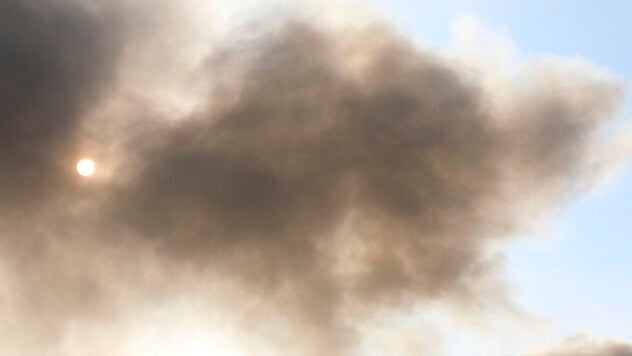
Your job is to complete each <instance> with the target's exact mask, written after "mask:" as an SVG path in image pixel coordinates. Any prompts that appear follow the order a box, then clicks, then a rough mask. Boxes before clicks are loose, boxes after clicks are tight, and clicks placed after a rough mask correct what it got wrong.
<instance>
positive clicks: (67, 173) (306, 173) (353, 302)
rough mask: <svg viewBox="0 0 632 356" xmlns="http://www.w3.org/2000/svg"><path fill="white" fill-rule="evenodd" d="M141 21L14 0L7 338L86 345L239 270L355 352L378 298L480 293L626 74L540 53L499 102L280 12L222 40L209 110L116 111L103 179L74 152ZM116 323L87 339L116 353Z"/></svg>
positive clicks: (585, 169) (6, 39) (457, 80)
mask: <svg viewBox="0 0 632 356" xmlns="http://www.w3.org/2000/svg"><path fill="white" fill-rule="evenodd" d="M131 17H133V16H131V15H129V14H128V15H127V16H123V15H122V7H121V6H114V5H112V6H111V8H110V6H105V5H104V6H95V5H94V4H93V3H91V2H71V1H64V2H59V1H56V2H53V1H23V0H20V1H18V0H9V1H3V2H2V3H1V4H0V29H1V31H0V128H1V130H0V146H1V148H2V150H1V151H0V193H1V194H2V195H1V196H2V200H1V201H0V212H3V214H4V218H3V220H2V224H1V225H0V233H2V239H3V240H2V246H3V248H5V250H6V248H7V247H8V246H11V245H16V244H17V246H19V247H18V248H17V249H16V250H15V251H14V253H3V260H4V261H3V262H4V264H5V265H6V266H5V267H3V268H4V270H6V272H3V275H6V279H7V281H9V280H10V281H11V282H10V283H9V282H7V283H8V284H10V285H12V286H17V287H16V288H15V291H13V292H11V293H8V294H7V297H6V300H4V301H2V300H0V303H2V304H3V305H10V306H11V308H13V310H15V311H16V312H14V313H11V314H10V316H9V318H8V319H7V320H9V322H8V324H7V325H2V330H4V331H5V332H4V334H5V335H21V336H20V339H19V340H20V345H19V346H13V348H9V347H8V346H6V345H8V344H10V341H7V339H6V336H5V338H0V347H5V348H7V350H9V351H7V352H9V353H11V352H13V353H17V354H29V355H30V354H34V355H35V354H41V353H42V352H43V350H52V351H50V352H53V354H54V355H57V354H68V353H69V352H71V353H74V352H80V351H77V350H78V349H76V348H75V349H73V345H74V344H73V342H76V340H75V339H73V338H69V337H68V334H69V332H70V331H69V330H73V332H74V331H75V329H73V327H74V328H77V326H76V325H84V324H90V325H91V326H92V327H95V326H96V328H112V327H113V325H118V324H117V323H118V322H120V320H127V319H132V318H133V316H134V315H135V314H134V313H135V312H138V309H140V308H141V306H143V305H145V304H148V303H152V302H155V303H160V301H161V300H163V299H162V298H168V296H169V295H187V293H189V292H191V291H189V290H187V289H184V287H182V286H184V285H187V284H186V283H185V284H180V282H179V281H181V280H190V279H194V280H197V281H199V285H200V286H199V289H204V288H205V287H204V286H206V283H207V282H208V280H219V281H222V282H226V283H227V284H230V285H232V286H238V288H239V289H240V290H242V291H243V293H244V294H242V296H243V299H233V300H232V304H233V305H234V306H237V305H240V304H243V303H246V300H252V299H255V300H258V301H259V304H257V305H258V307H257V308H255V309H257V310H259V309H261V313H259V314H257V313H255V315H259V316H260V317H259V318H265V317H264V315H269V314H268V311H270V310H271V311H272V312H271V314H273V315H274V316H275V317H279V318H280V319H281V320H282V321H283V323H284V324H283V325H285V327H286V329H287V332H288V334H289V336H288V340H289V341H288V342H287V343H288V345H286V350H285V351H286V352H284V353H290V354H295V355H322V354H349V352H350V351H349V350H350V348H353V347H354V345H355V342H356V340H355V339H354V336H355V335H356V332H357V330H358V329H359V327H360V326H361V325H362V323H363V320H365V319H366V318H368V317H370V316H371V315H374V314H376V313H378V312H380V311H383V310H389V309H391V308H401V307H409V306H412V305H414V304H417V303H423V302H428V301H435V300H456V301H458V302H459V303H466V304H467V303H475V301H476V300H477V298H479V297H480V296H479V295H478V293H479V289H480V288H479V284H480V283H485V282H484V281H486V280H487V279H488V278H489V276H490V275H492V276H493V275H494V272H493V271H494V269H495V268H496V267H497V266H496V265H495V263H494V261H493V260H492V259H491V258H490V257H489V254H490V251H491V248H493V247H495V246H496V245H497V244H498V242H499V241H502V240H503V239H506V238H508V237H510V236H511V235H512V234H516V233H519V232H520V231H521V229H523V228H525V227H526V226H527V225H528V224H529V223H530V222H531V221H532V220H533V219H535V218H538V217H539V216H540V215H542V214H543V213H546V212H547V211H549V210H550V209H551V208H553V207H555V206H556V205H557V204H560V203H561V202H563V201H564V199H566V198H567V197H568V196H569V194H570V193H573V192H575V191H576V190H577V189H578V188H580V187H582V184H583V183H585V181H584V179H585V178H587V177H589V176H590V174H591V172H590V171H589V168H590V167H591V165H590V164H589V161H588V158H589V154H590V153H591V152H592V151H593V150H594V149H595V147H597V146H599V145H600V143H599V141H598V139H597V138H598V137H597V134H598V130H599V128H600V127H601V126H602V125H603V123H604V122H606V121H607V120H606V119H608V118H609V117H611V115H612V113H613V112H614V110H615V109H616V108H617V105H618V103H619V99H620V95H621V92H620V86H619V83H618V82H617V81H616V80H613V79H612V78H611V77H609V76H607V75H601V74H595V73H594V72H590V71H586V70H584V69H582V68H579V69H577V71H573V70H569V69H568V68H565V67H563V65H560V64H559V63H555V62H554V61H542V62H540V63H536V64H533V65H530V66H527V68H526V69H524V73H523V75H522V76H519V77H517V78H520V79H515V80H507V83H508V84H509V85H508V87H507V88H509V92H507V93H503V94H505V95H503V96H497V95H496V93H492V92H490V91H489V88H488V87H486V86H484V85H482V84H481V82H480V76H478V75H477V74H475V73H472V72H471V71H470V70H469V69H468V68H466V67H464V65H463V64H462V63H461V62H457V61H454V60H449V59H447V58H445V57H442V56H440V55H436V54H433V53H429V52H425V51H421V50H419V49H417V48H416V47H415V46H413V45H412V44H411V43H410V42H409V41H408V40H406V39H404V38H401V37H400V36H398V35H397V34H395V33H393V32H392V31H391V30H389V29H388V28H386V27H383V26H379V25H376V26H374V27H370V28H367V29H363V30H357V29H355V30H349V31H348V32H345V31H342V30H331V29H327V28H324V27H322V26H319V25H316V24H312V23H310V22H309V21H304V20H300V19H296V20H288V21H284V22H282V23H278V22H275V23H274V24H273V25H274V26H271V28H272V27H273V28H274V30H271V31H267V32H266V31H263V32H257V33H252V30H245V31H247V32H248V31H250V32H248V35H247V36H235V37H234V38H231V40H230V41H228V43H226V44H225V45H224V46H222V47H221V48H216V49H213V50H212V51H211V53H210V54H208V55H207V58H206V60H205V61H204V64H203V65H202V66H201V67H200V68H198V69H197V71H196V72H195V75H194V76H195V77H196V78H197V79H198V80H202V81H204V82H206V84H207V85H206V86H204V87H206V88H208V90H207V91H206V92H205V95H204V96H203V97H201V98H197V99H199V101H200V102H201V104H200V106H199V108H198V110H196V111H195V112H194V113H192V114H190V115H186V116H184V117H180V116H177V115H175V114H174V116H175V117H171V116H168V117H164V116H166V115H168V114H165V113H164V112H161V113H160V115H158V114H156V111H155V110H152V104H154V103H152V102H146V103H143V104H142V105H134V104H129V107H127V108H126V110H124V112H125V117H123V118H117V119H116V120H114V121H115V122H105V120H103V122H101V124H102V125H103V131H104V132H107V134H105V133H104V134H103V136H102V137H101V141H99V142H105V143H104V144H103V145H104V147H103V150H104V151H105V150H110V151H108V152H116V155H117V157H111V158H112V159H113V160H117V162H119V163H118V164H117V165H115V166H114V165H113V166H112V167H114V168H112V169H111V172H110V173H111V176H113V177H115V178H114V179H111V180H110V181H108V180H107V179H104V180H101V181H99V183H98V184H96V183H95V184H94V185H93V186H92V187H89V188H86V185H87V183H86V182H81V181H79V180H78V179H77V178H76V177H74V175H73V173H72V168H73V167H72V166H73V164H74V160H75V159H76V158H79V157H78V155H80V154H81V153H80V152H78V151H79V147H80V141H81V139H80V138H81V137H80V136H81V134H84V133H85V127H84V126H83V125H84V124H85V123H87V122H90V127H92V128H93V127H94V125H95V122H94V120H93V119H92V118H91V117H89V116H90V115H87V113H95V112H98V111H99V108H100V107H99V103H100V102H102V100H103V98H107V97H108V95H113V94H111V93H116V95H121V93H120V92H117V91H114V90H112V91H110V92H108V90H110V89H111V88H112V87H111V85H112V84H113V83H114V82H115V79H116V78H117V77H118V76H120V73H121V71H122V70H123V69H125V68H121V67H119V66H118V64H119V63H123V62H120V59H119V57H120V55H121V53H123V49H124V48H126V45H128V44H129V41H131V39H130V38H131V37H129V36H130V35H129V34H128V33H127V32H125V31H123V30H122V29H123V28H126V29H127V26H128V25H129V19H130V18H131ZM157 22H158V21H157ZM272 22H273V21H272V20H270V23H271V24H272ZM135 40H137V38H136V39H135ZM156 55H157V56H158V55H160V53H156ZM200 78H202V79H200ZM122 80H123V81H124V80H125V78H124V77H123V78H122ZM106 89H108V90H106ZM500 97H502V100H500V99H499V98H500ZM499 100H500V101H499ZM130 102H132V103H133V100H130ZM158 104H159V103H156V105H158ZM121 127H126V129H124V130H121V129H120V128H121ZM112 132H115V133H116V135H112ZM92 134H94V133H92ZM97 136H98V134H97ZM108 140H110V141H109V142H107V141H108ZM112 147H116V149H111V148H112ZM105 156H107V155H105ZM98 163H101V162H98ZM103 163H104V165H106V164H105V162H103ZM60 202H61V203H60ZM25 208H28V209H25ZM148 270H151V271H152V273H148V272H147V271H148ZM0 276H1V275H0ZM149 276H151V277H149ZM157 281H158V282H157ZM196 290H197V289H196ZM220 294H221V293H220ZM229 304H231V303H229ZM263 310H265V311H266V312H263ZM199 317H200V318H203V316H199ZM275 320H276V319H275ZM258 322H262V323H265V322H266V320H256V321H255V324H256V323H258ZM29 330H30V331H32V332H31V333H29ZM108 330H110V329H108ZM28 335H32V336H28ZM115 335H116V333H114V332H112V335H110V336H111V338H110V339H108V338H105V341H103V338H104V337H103V336H101V337H100V339H99V342H98V343H96V344H95V345H96V346H94V347H92V348H91V349H90V350H89V352H87V353H88V354H93V355H101V354H104V355H105V354H108V355H111V354H117V352H118V351H116V350H118V348H116V347H115V345H113V343H115V341H114V340H115V339H116V337H115ZM69 340H70V341H69ZM81 341H85V340H81ZM95 342H96V341H95ZM55 345H56V346H55ZM59 345H63V347H61V346H59ZM117 346H120V345H117ZM68 350H71V351H68ZM1 351H2V350H1V349H0V352H1ZM120 353H121V354H124V352H123V351H121V352H120Z"/></svg>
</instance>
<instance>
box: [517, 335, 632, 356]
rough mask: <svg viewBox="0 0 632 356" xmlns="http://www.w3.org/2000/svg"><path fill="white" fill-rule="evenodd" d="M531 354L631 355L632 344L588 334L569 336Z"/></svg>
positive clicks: (578, 355) (568, 355) (544, 355)
mask: <svg viewBox="0 0 632 356" xmlns="http://www.w3.org/2000/svg"><path fill="white" fill-rule="evenodd" d="M529 355H531V356H631V355H632V344H629V343H626V342H623V341H620V340H614V339H595V338H592V337H588V336H586V335H579V336H575V337H572V338H569V339H568V340H566V341H565V342H564V343H562V344H561V345H560V346H558V347H556V348H552V349H549V350H545V351H540V352H535V353H532V354H529Z"/></svg>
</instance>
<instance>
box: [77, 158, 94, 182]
mask: <svg viewBox="0 0 632 356" xmlns="http://www.w3.org/2000/svg"><path fill="white" fill-rule="evenodd" d="M95 169H96V165H95V164H94V161H93V160H91V159H88V158H84V159H82V160H80V161H79V162H77V173H79V175H81V176H83V177H90V176H91V175H93V174H94V170H95Z"/></svg>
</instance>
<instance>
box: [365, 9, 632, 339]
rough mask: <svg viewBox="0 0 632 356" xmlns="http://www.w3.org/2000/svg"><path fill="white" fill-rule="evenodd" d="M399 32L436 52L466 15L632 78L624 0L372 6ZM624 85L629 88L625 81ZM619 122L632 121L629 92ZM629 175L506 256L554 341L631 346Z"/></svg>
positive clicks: (528, 47)
mask: <svg viewBox="0 0 632 356" xmlns="http://www.w3.org/2000/svg"><path fill="white" fill-rule="evenodd" d="M371 2H372V3H373V4H374V5H375V6H376V7H378V8H379V9H380V10H381V11H382V12H383V13H384V14H385V15H386V17H387V18H389V19H390V20H391V21H392V22H393V23H395V24H396V26H397V27H398V28H399V29H400V30H401V31H403V32H404V33H406V34H408V35H411V36H413V37H414V38H415V39H416V40H418V41H419V42H422V43H425V44H429V45H431V46H436V47H439V48H440V47H442V46H445V45H447V43H448V42H449V40H450V23H451V22H452V21H453V20H454V19H456V18H459V17H460V16H464V15H465V16H474V17H476V18H478V19H479V21H480V22H481V23H482V24H483V25H484V26H485V27H487V28H491V29H494V30H500V31H502V32H503V33H505V34H507V35H509V36H510V37H511V39H512V40H513V42H514V43H515V44H516V45H517V47H518V48H519V49H520V52H521V53H525V54H528V55H530V56H532V55H539V54H555V55H561V56H573V57H575V56H579V57H582V58H584V59H586V60H587V61H589V62H591V63H594V64H596V65H598V66H602V67H605V68H607V69H608V70H609V71H611V72H612V73H615V74H617V75H620V76H622V77H623V78H624V79H625V81H626V82H627V83H630V82H631V80H632V62H631V61H630V56H631V55H632V41H631V40H630V37H631V35H632V24H630V21H629V14H630V13H632V2H629V1H586V0H583V1H579V0H564V1H544V0H537V1H501V0H479V1H457V0H448V1H441V2H433V1H423V0H422V1H419V0H417V1H415V0H371ZM628 85H629V84H628ZM626 101H627V102H628V104H626V105H625V107H624V109H623V110H622V112H621V113H620V115H619V119H618V120H617V122H618V125H617V126H615V131H617V130H620V129H619V128H618V127H620V125H619V124H626V123H627V122H630V121H632V120H630V119H628V118H629V117H632V115H631V113H632V110H631V109H630V108H631V105H630V104H629V102H630V94H629V93H628V94H627V99H626ZM630 212H632V168H631V167H630V165H626V166H624V167H623V168H621V169H620V170H619V171H618V172H617V173H616V175H615V176H614V177H613V178H612V179H610V180H608V181H607V182H605V183H604V184H602V185H601V186H599V187H598V188H597V189H596V190H595V191H593V192H591V193H590V194H587V195H584V196H578V197H573V198H572V199H571V201H570V202H569V203H568V204H567V205H565V206H564V207H563V208H562V209H561V211H559V212H558V213H557V214H556V215H555V216H553V217H552V218H551V221H550V223H551V224H550V225H549V226H547V227H546V228H544V229H543V230H542V231H540V232H539V233H538V234H539V235H542V236H538V237H537V238H534V237H532V238H530V239H523V240H520V241H517V242H514V243H512V244H510V245H509V246H508V249H507V274H508V276H507V277H508V279H509V280H510V281H511V283H513V285H515V286H516V287H517V294H516V296H517V299H518V301H519V302H520V303H521V305H522V306H524V307H525V308H526V309H527V310H529V311H531V312H533V313H535V314H536V315H538V316H541V317H543V318H545V319H547V320H549V321H550V322H551V323H552V325H553V327H554V329H555V330H556V331H557V332H558V333H559V335H561V336H568V335H573V334H575V333H578V332H587V333H591V334H594V335H598V336H608V337H620V338H627V339H632V328H631V327H630V325H632V303H630V301H631V300H632V283H630V276H632V258H631V257H632V219H631V218H630V217H631V216H632V215H631V214H630Z"/></svg>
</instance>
